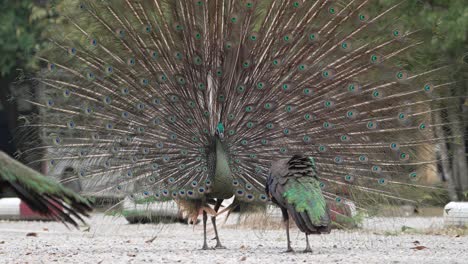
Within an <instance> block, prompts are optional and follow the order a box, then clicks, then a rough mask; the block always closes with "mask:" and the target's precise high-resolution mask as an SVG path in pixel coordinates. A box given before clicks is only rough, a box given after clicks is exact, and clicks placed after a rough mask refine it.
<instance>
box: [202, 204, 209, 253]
mask: <svg viewBox="0 0 468 264" xmlns="http://www.w3.org/2000/svg"><path fill="white" fill-rule="evenodd" d="M207 220H208V215H207V213H206V212H205V211H203V247H202V250H207V249H209V248H208V244H207V243H206V222H207Z"/></svg>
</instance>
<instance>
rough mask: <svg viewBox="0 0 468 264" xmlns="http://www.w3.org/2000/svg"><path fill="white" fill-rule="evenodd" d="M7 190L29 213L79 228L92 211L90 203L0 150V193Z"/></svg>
mask: <svg viewBox="0 0 468 264" xmlns="http://www.w3.org/2000/svg"><path fill="white" fill-rule="evenodd" d="M8 189H11V190H13V192H15V193H16V195H18V197H19V198H21V200H23V201H24V202H25V203H26V204H27V205H28V206H29V207H30V208H31V209H32V210H34V211H36V212H38V213H41V214H43V215H46V216H50V217H52V218H53V219H56V220H59V221H61V222H62V223H69V224H72V225H74V226H78V223H77V222H76V220H75V219H73V217H75V218H77V219H78V220H80V221H81V222H84V220H83V218H82V216H88V212H90V211H91V210H92V208H91V205H90V202H89V201H88V200H87V199H85V198H83V197H81V196H79V195H78V194H76V193H74V192H72V191H70V190H68V189H66V188H64V187H62V186H61V185H60V184H58V183H56V182H54V181H52V180H51V179H49V178H47V177H45V176H43V175H41V174H40V173H38V172H36V171H34V170H32V169H30V168H28V167H26V166H25V165H23V164H21V163H20V162H18V161H16V160H14V159H13V158H11V157H10V156H8V155H7V154H5V153H3V152H1V151H0V193H3V192H5V191H7V190H8Z"/></svg>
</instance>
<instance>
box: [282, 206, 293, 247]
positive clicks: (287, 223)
mask: <svg viewBox="0 0 468 264" xmlns="http://www.w3.org/2000/svg"><path fill="white" fill-rule="evenodd" d="M281 212H282V213H283V221H284V225H285V228H286V239H287V240H288V249H287V250H286V252H294V250H293V249H292V247H291V239H290V238H289V214H288V210H286V209H285V208H281Z"/></svg>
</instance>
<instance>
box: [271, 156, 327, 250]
mask: <svg viewBox="0 0 468 264" xmlns="http://www.w3.org/2000/svg"><path fill="white" fill-rule="evenodd" d="M265 187H266V188H265V189H266V190H265V191H266V193H267V194H268V195H269V196H270V198H271V200H272V201H273V202H274V203H275V204H277V205H278V206H279V207H280V208H281V212H282V214H283V220H284V222H285V226H286V237H287V242H288V249H287V252H292V251H293V249H292V247H291V240H290V238H289V214H291V216H292V218H293V219H294V222H296V225H297V226H298V227H299V229H300V230H301V231H302V232H304V233H305V234H306V243H307V245H306V249H305V250H304V252H312V249H311V248H310V245H309V235H310V234H327V233H330V230H331V220H330V215H329V209H328V207H327V202H326V200H325V197H324V195H323V194H322V190H321V188H320V180H319V178H318V177H317V169H316V167H315V162H314V159H313V158H311V157H309V158H306V157H302V156H299V155H295V156H293V157H292V158H290V159H282V160H278V161H276V162H275V163H274V164H273V165H272V166H271V169H270V174H269V176H268V178H267V183H266V186H265Z"/></svg>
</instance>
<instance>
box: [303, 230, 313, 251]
mask: <svg viewBox="0 0 468 264" xmlns="http://www.w3.org/2000/svg"><path fill="white" fill-rule="evenodd" d="M304 253H312V249H311V248H310V245H309V235H308V234H306V248H305V249H304Z"/></svg>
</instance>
